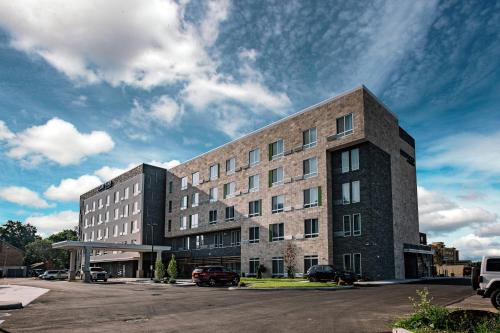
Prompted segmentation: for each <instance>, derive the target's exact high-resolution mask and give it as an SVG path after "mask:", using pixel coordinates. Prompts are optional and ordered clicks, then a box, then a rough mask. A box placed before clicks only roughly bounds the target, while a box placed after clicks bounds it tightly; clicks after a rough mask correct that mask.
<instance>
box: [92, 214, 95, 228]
mask: <svg viewBox="0 0 500 333" xmlns="http://www.w3.org/2000/svg"><path fill="white" fill-rule="evenodd" d="M94 225H95V216H92V226H94Z"/></svg>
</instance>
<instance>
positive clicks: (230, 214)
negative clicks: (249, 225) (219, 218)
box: [225, 206, 234, 221]
mask: <svg viewBox="0 0 500 333" xmlns="http://www.w3.org/2000/svg"><path fill="white" fill-rule="evenodd" d="M225 220H226V221H234V206H229V207H226V217H225Z"/></svg>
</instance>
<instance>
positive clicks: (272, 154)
mask: <svg viewBox="0 0 500 333" xmlns="http://www.w3.org/2000/svg"><path fill="white" fill-rule="evenodd" d="M281 156H283V140H282V139H280V140H278V141H276V142H273V143H271V144H270V145H269V160H275V159H277V158H278V157H281Z"/></svg>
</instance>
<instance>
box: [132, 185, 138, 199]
mask: <svg viewBox="0 0 500 333" xmlns="http://www.w3.org/2000/svg"><path fill="white" fill-rule="evenodd" d="M133 192H134V196H135V195H138V194H139V183H135V184H134V191H133Z"/></svg>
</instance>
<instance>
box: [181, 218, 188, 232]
mask: <svg viewBox="0 0 500 333" xmlns="http://www.w3.org/2000/svg"><path fill="white" fill-rule="evenodd" d="M180 229H181V230H186V229H187V216H181V220H180Z"/></svg>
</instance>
